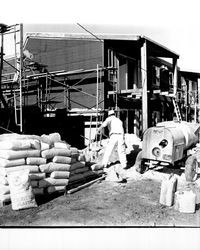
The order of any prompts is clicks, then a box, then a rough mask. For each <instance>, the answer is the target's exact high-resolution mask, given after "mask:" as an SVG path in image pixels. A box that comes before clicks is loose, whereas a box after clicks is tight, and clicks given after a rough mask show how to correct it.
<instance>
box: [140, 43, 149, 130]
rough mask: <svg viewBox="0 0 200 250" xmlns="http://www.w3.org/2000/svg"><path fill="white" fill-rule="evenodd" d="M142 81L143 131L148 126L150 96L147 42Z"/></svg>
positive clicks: (142, 56)
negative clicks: (148, 88) (148, 91)
mask: <svg viewBox="0 0 200 250" xmlns="http://www.w3.org/2000/svg"><path fill="white" fill-rule="evenodd" d="M141 81H142V132H144V131H145V130H146V129H147V128H148V96H147V44H146V41H145V42H144V44H143V46H142V47H141Z"/></svg>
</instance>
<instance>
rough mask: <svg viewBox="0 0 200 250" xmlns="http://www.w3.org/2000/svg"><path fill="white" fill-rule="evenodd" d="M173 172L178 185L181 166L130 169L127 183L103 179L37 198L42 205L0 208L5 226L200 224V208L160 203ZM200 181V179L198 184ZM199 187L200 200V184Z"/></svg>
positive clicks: (172, 225)
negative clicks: (164, 183) (186, 209)
mask: <svg viewBox="0 0 200 250" xmlns="http://www.w3.org/2000/svg"><path fill="white" fill-rule="evenodd" d="M171 172H173V173H174V174H175V175H176V176H177V177H178V183H179V185H178V188H181V187H182V186H183V183H184V180H183V173H182V172H181V170H166V171H160V172H159V171H151V170H150V171H147V172H146V173H145V174H143V175H140V174H139V173H137V172H136V171H135V170H134V169H133V168H131V169H129V170H127V175H128V177H129V179H128V182H127V183H125V184H122V183H116V182H112V181H107V180H103V181H99V182H97V183H95V184H93V185H91V186H89V187H87V188H85V189H82V190H80V191H78V192H76V193H73V194H67V195H63V194H54V195H51V196H49V197H41V198H39V199H37V202H38V207H37V208H31V209H26V210H20V211H14V210H12V207H11V205H6V206H4V207H2V208H0V225H1V227H3V228H4V227H91V226H92V227H99V226H100V227H200V208H199V203H198V204H197V205H196V212H195V213H193V214H185V213H180V212H179V211H177V210H175V209H174V207H173V206H172V207H166V206H163V205H161V204H160V203H159V197H160V187H161V181H162V179H163V178H164V176H166V175H169V174H170V173H171ZM198 183H199V179H198V182H197V184H198ZM196 190H197V195H198V201H199V188H197V189H196Z"/></svg>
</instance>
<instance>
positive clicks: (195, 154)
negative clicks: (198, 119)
mask: <svg viewBox="0 0 200 250" xmlns="http://www.w3.org/2000/svg"><path fill="white" fill-rule="evenodd" d="M199 131H200V124H197V123H188V122H184V121H181V122H174V121H166V122H161V123H158V124H157V125H156V126H155V127H151V128H148V129H147V130H146V131H145V132H144V135H143V142H142V151H141V153H140V158H141V166H140V172H144V171H145V170H147V169H150V168H156V167H158V166H161V167H162V166H163V167H170V166H171V167H183V166H185V177H186V180H187V181H195V180H196V179H197V174H198V171H199V162H200V144H199Z"/></svg>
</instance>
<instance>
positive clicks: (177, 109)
mask: <svg viewBox="0 0 200 250" xmlns="http://www.w3.org/2000/svg"><path fill="white" fill-rule="evenodd" d="M172 101H173V105H174V111H175V113H176V117H177V120H178V122H181V121H182V117H181V113H180V109H179V106H178V103H177V101H176V99H175V98H172Z"/></svg>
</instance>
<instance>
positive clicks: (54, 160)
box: [39, 141, 99, 193]
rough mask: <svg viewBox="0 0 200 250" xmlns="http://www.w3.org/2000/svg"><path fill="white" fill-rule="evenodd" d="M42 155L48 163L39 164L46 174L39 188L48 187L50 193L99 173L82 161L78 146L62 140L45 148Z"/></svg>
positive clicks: (62, 189)
mask: <svg viewBox="0 0 200 250" xmlns="http://www.w3.org/2000/svg"><path fill="white" fill-rule="evenodd" d="M41 156H42V157H43V158H45V159H46V160H47V163H46V164H41V165H40V166H39V169H40V171H41V172H42V173H45V174H46V178H45V179H43V180H40V181H39V188H46V190H47V192H48V193H53V192H55V191H64V190H65V188H66V187H70V185H72V184H76V183H81V182H84V181H86V179H87V178H88V177H95V176H96V175H97V174H99V173H96V172H95V171H92V170H91V168H90V167H89V166H87V165H86V163H85V162H84V161H81V157H80V154H79V151H78V149H77V148H74V147H71V146H70V145H68V144H66V143H65V142H62V141H61V142H55V143H54V144H53V147H51V148H50V149H46V150H43V151H42V152H41Z"/></svg>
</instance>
